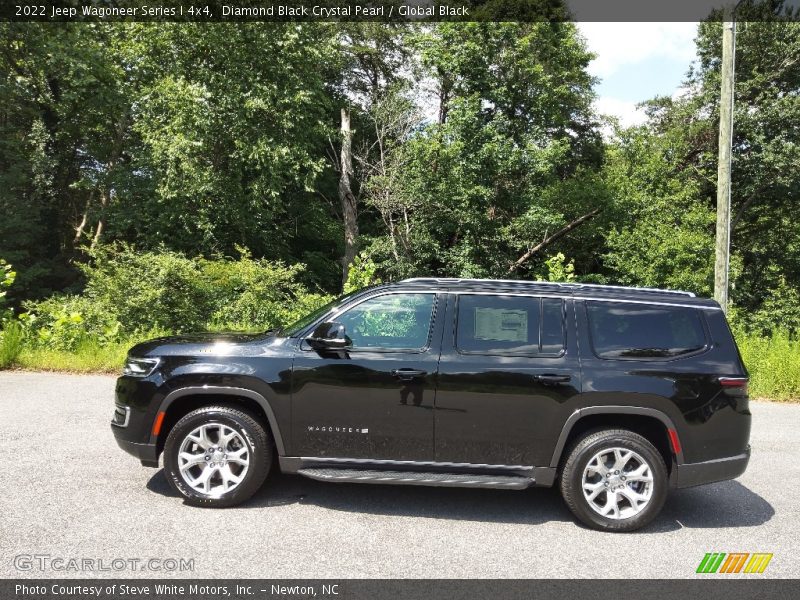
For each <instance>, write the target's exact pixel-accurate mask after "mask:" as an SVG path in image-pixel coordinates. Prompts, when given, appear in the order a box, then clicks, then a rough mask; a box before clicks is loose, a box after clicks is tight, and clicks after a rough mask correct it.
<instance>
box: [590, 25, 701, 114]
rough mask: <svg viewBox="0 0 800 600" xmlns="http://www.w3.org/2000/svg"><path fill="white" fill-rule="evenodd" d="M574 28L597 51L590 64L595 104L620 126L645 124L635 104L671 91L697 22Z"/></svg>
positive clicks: (685, 65) (687, 60) (690, 54)
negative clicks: (595, 94)
mask: <svg viewBox="0 0 800 600" xmlns="http://www.w3.org/2000/svg"><path fill="white" fill-rule="evenodd" d="M578 29H579V30H580V32H581V34H582V35H583V36H584V38H586V42H587V45H588V47H589V50H591V51H592V52H593V53H595V54H596V55H597V58H595V60H593V61H592V62H591V64H590V65H589V71H590V73H591V74H592V75H594V76H596V77H598V78H599V79H600V81H599V83H598V84H597V86H596V88H595V91H596V92H597V100H596V101H595V108H596V110H597V111H598V112H599V113H602V114H608V115H611V116H615V117H617V118H618V119H619V120H620V123H621V124H622V125H625V126H627V125H638V124H640V123H643V122H644V120H645V115H644V112H642V111H641V110H637V109H636V104H637V103H638V102H642V101H644V100H648V99H650V98H653V97H654V96H657V95H658V96H673V95H675V94H676V93H677V92H678V90H679V88H680V86H681V82H682V81H683V79H684V77H685V75H686V72H687V71H688V70H689V66H690V65H691V63H692V61H693V60H694V59H695V58H696V49H695V43H694V37H695V34H696V31H697V23H578Z"/></svg>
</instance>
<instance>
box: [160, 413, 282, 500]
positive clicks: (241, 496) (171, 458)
mask: <svg viewBox="0 0 800 600" xmlns="http://www.w3.org/2000/svg"><path fill="white" fill-rule="evenodd" d="M202 425H211V427H210V429H209V432H210V433H209V435H211V436H213V435H214V430H215V428H214V425H221V426H225V427H226V428H230V430H233V431H234V432H235V433H236V434H238V436H239V437H238V439H235V440H234V441H233V442H232V443H234V444H238V445H237V446H236V448H237V449H241V447H242V443H243V444H244V446H246V448H247V450H248V452H249V455H248V458H249V464H248V465H247V469H246V471H244V474H243V477H242V479H241V481H240V482H239V483H238V484H236V485H231V486H230V487H231V489H230V490H228V491H222V490H221V489H220V488H225V486H226V485H229V482H223V480H222V476H221V475H220V474H219V470H218V471H217V474H215V475H214V476H213V477H212V478H211V481H212V483H216V488H217V491H214V488H211V490H210V491H209V493H204V492H203V491H200V490H197V489H195V488H193V487H192V486H191V485H190V483H189V481H187V480H186V479H185V478H184V476H183V475H182V474H181V472H180V468H179V465H178V454H179V452H180V448H181V445H182V444H183V442H184V440H186V439H187V436H189V434H190V433H192V432H193V431H195V430H196V429H197V428H198V427H201V426H202ZM216 431H217V435H218V434H219V431H220V430H219V429H217V430H216ZM215 443H219V438H218V439H217V441H216V442H215ZM201 448H202V447H201V446H195V447H194V449H195V450H197V451H199V452H200V454H202V453H203V452H206V451H204V450H201ZM272 448H273V446H272V439H271V437H270V434H269V432H268V431H267V429H265V427H264V426H263V425H262V424H261V423H260V422H259V421H258V419H256V418H255V417H254V416H253V415H251V414H249V413H247V412H244V411H242V410H239V409H236V408H231V407H228V406H205V407H203V408H199V409H197V410H195V411H193V412H190V413H189V414H188V415H186V416H185V417H183V418H182V419H181V420H180V421H178V422H177V423H176V424H175V426H174V427H173V428H172V430H171V431H170V432H169V435H168V436H167V441H166V444H165V445H164V474H165V475H166V478H167V481H168V482H169V484H170V486H172V488H173V489H174V490H175V491H176V492H178V493H179V494H180V495H181V496H182V497H183V498H184V500H185V501H186V503H187V504H191V505H193V506H204V507H209V508H223V507H227V506H235V505H237V504H241V503H242V502H244V501H246V500H248V499H249V498H250V497H251V496H252V495H253V494H255V493H256V492H257V491H258V489H259V488H260V487H261V486H262V485H263V483H264V480H265V479H266V478H267V475H268V474H269V471H270V467H271V465H272V458H273V449H272ZM222 452H223V450H221V451H220V453H219V454H217V456H219V457H220V458H222V457H223V456H224V457H226V458H227V455H222V454H221V453H222ZM209 456H214V454H213V453H209ZM216 464H227V463H216ZM230 465H231V466H230V469H231V470H233V469H243V467H242V466H241V465H238V464H237V463H234V462H233V461H231V463H230ZM204 469H205V465H204V464H203V463H201V464H199V465H198V466H197V468H196V469H193V470H190V474H191V473H192V472H199V473H201V474H202V472H203V470H204ZM231 472H232V471H231ZM241 473H242V471H239V472H238V473H236V474H235V475H241Z"/></svg>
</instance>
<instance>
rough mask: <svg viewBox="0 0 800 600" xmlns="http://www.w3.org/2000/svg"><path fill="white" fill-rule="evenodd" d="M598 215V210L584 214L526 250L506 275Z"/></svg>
mask: <svg viewBox="0 0 800 600" xmlns="http://www.w3.org/2000/svg"><path fill="white" fill-rule="evenodd" d="M598 214H600V209H599V208H595V209H594V210H593V211H591V212H588V213H586V214H585V215H583V216H582V217H578V218H577V219H575V220H574V221H572V222H571V223H568V224H567V225H565V226H564V227H562V228H561V229H559V230H558V231H556V232H555V233H554V234H553V235H551V236H549V237H546V238H545V239H544V240H543V241H541V242H539V243H538V244H536V245H535V246H534V247H533V248H531V249H530V250H528V251H527V252H526V253H525V254H523V255H522V256H520V257H519V258H518V259H517V260H516V262H515V263H514V264H513V265H511V267H509V269H508V271H507V272H506V275H510V274H511V273H513V272H514V271H516V270H517V269H519V268H520V267H521V266H522V265H523V264H524V263H525V261H526V260H528V259H529V258H530V257H531V256H533V255H534V254H536V253H537V252H539V251H541V250H543V249H544V248H546V247H547V246H549V245H550V244H552V243H553V242H555V241H556V240H557V239H559V238H561V237H563V236H565V235H567V234H568V233H569V232H570V231H572V230H573V229H575V228H576V227H578V226H580V225H581V224H583V223H585V222H586V221H588V220H589V219H591V218H593V217H595V216H597V215H598Z"/></svg>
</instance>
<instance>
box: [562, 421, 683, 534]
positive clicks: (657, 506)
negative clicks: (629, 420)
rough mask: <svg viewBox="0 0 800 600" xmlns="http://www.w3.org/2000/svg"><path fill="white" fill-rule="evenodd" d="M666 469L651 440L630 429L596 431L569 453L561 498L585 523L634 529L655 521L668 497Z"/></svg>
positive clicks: (609, 529) (614, 528) (608, 529)
mask: <svg viewBox="0 0 800 600" xmlns="http://www.w3.org/2000/svg"><path fill="white" fill-rule="evenodd" d="M667 482H668V477H667V467H666V465H665V464H664V459H663V458H662V457H661V454H659V452H658V450H656V448H655V447H654V446H653V444H651V443H650V442H649V441H648V440H647V439H646V438H644V437H642V436H641V435H639V434H637V433H634V432H632V431H628V430H625V429H613V430H603V431H596V432H593V433H589V434H587V435H586V436H585V437H583V438H582V439H580V440H579V441H578V442H577V443H576V444H575V445H574V446H573V447H572V450H571V451H570V454H569V456H568V458H567V461H566V463H565V464H564V468H563V470H562V473H561V494H562V495H563V497H564V501H565V502H566V504H567V506H568V507H569V509H570V510H571V511H572V513H573V514H574V515H575V516H576V517H578V519H580V520H581V521H582V522H583V523H584V524H586V525H588V526H589V527H592V528H594V529H599V530H606V531H633V530H635V529H639V528H641V527H644V526H645V525H647V524H648V523H650V522H651V521H652V520H653V519H654V518H655V517H656V516H657V515H658V513H659V512H660V511H661V508H662V507H663V506H664V501H665V500H666V497H667Z"/></svg>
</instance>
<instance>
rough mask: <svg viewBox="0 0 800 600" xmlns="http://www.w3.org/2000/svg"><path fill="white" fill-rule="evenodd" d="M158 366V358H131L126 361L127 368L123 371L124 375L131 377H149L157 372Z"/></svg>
mask: <svg viewBox="0 0 800 600" xmlns="http://www.w3.org/2000/svg"><path fill="white" fill-rule="evenodd" d="M157 366H158V359H157V358H131V357H130V356H129V357H128V358H127V360H126V361H125V367H124V368H123V369H122V374H123V375H129V376H131V377H147V376H148V375H150V373H152V372H153V371H155V370H156V367H157Z"/></svg>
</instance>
